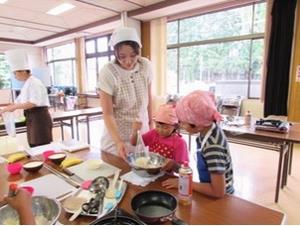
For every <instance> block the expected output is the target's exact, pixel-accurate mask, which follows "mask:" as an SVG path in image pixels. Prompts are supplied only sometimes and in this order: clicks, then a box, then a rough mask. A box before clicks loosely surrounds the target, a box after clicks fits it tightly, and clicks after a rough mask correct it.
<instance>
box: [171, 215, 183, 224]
mask: <svg viewBox="0 0 300 226" xmlns="http://www.w3.org/2000/svg"><path fill="white" fill-rule="evenodd" d="M172 224H176V225H181V224H185V225H187V223H186V222H184V221H183V220H180V219H179V218H177V217H176V216H173V217H172Z"/></svg>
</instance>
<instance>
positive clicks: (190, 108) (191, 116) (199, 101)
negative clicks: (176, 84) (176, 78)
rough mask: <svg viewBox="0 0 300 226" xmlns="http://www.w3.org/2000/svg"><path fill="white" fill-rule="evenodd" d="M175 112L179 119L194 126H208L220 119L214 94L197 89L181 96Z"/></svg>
mask: <svg viewBox="0 0 300 226" xmlns="http://www.w3.org/2000/svg"><path fill="white" fill-rule="evenodd" d="M176 113H177V117H178V119H179V120H180V121H183V122H187V123H190V124H194V125H196V126H210V125H211V124H212V123H213V122H214V121H216V122H218V121H220V120H221V119H222V116H221V114H220V113H219V112H218V111H217V108H216V104H215V98H214V95H213V94H212V93H210V92H207V91H201V90H197V91H194V92H191V93H190V94H188V95H187V96H184V97H182V98H181V99H180V100H179V101H178V102H177V104H176Z"/></svg>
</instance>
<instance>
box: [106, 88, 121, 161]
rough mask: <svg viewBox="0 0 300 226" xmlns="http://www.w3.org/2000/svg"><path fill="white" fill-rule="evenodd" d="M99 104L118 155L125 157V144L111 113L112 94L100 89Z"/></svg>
mask: <svg viewBox="0 0 300 226" xmlns="http://www.w3.org/2000/svg"><path fill="white" fill-rule="evenodd" d="M100 104H101V107H102V111H103V119H104V123H105V126H106V128H107V130H108V131H109V133H110V135H111V137H112V139H113V140H114V142H115V143H116V145H117V149H118V153H119V155H120V156H121V157H123V158H125V157H126V150H125V144H124V142H123V140H122V139H121V136H120V134H119V132H118V127H117V123H116V119H115V117H114V115H113V102H112V96H111V95H109V94H107V93H105V92H103V91H102V90H100Z"/></svg>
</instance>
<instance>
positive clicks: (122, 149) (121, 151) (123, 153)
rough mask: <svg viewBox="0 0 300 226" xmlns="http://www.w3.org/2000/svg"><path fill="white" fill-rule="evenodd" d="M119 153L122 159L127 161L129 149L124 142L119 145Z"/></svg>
mask: <svg viewBox="0 0 300 226" xmlns="http://www.w3.org/2000/svg"><path fill="white" fill-rule="evenodd" d="M117 151H118V154H119V156H120V157H122V158H123V159H124V160H126V156H127V149H126V145H125V143H124V142H123V141H120V142H118V143H117Z"/></svg>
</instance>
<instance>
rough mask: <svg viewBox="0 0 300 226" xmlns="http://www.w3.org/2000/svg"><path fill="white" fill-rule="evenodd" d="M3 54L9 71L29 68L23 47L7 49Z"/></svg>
mask: <svg viewBox="0 0 300 226" xmlns="http://www.w3.org/2000/svg"><path fill="white" fill-rule="evenodd" d="M5 56H6V60H7V62H8V64H9V66H10V69H11V71H19V70H30V67H29V62H28V55H27V53H26V51H25V50H24V49H11V50H7V51H5Z"/></svg>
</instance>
